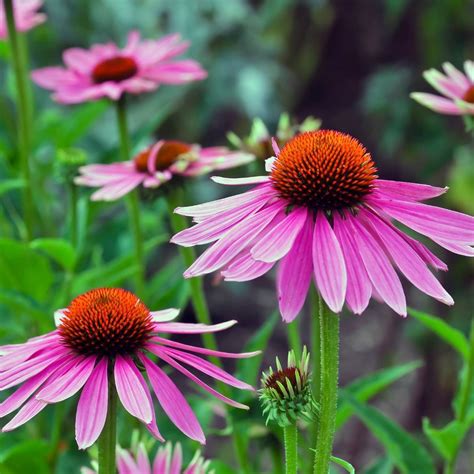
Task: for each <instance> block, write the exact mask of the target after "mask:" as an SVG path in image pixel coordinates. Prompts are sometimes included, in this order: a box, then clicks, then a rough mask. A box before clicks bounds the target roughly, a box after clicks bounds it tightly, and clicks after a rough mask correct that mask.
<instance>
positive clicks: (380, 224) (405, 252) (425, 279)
mask: <svg viewBox="0 0 474 474" xmlns="http://www.w3.org/2000/svg"><path fill="white" fill-rule="evenodd" d="M360 214H361V216H363V217H364V218H365V219H366V220H368V221H369V222H370V224H371V225H372V228H373V229H374V230H375V232H376V233H377V234H378V236H379V237H380V238H381V239H382V241H383V242H384V243H385V247H386V248H387V250H388V251H389V253H390V255H391V256H392V259H393V260H394V262H395V263H396V265H397V266H398V268H399V269H400V271H401V272H402V273H403V274H404V275H405V276H406V278H407V279H408V280H409V281H410V282H411V283H413V285H415V286H416V287H417V288H419V289H420V290H421V291H423V292H424V293H426V294H427V295H429V296H432V297H433V298H436V299H437V300H439V301H441V302H442V303H445V304H448V305H452V304H454V301H453V299H452V298H451V296H450V295H449V294H448V293H447V292H446V290H445V289H444V288H443V287H442V286H441V284H440V283H439V281H438V280H437V279H436V278H435V277H434V276H433V274H432V273H431V272H430V271H429V270H428V268H427V266H426V264H425V262H423V260H422V259H421V258H420V257H419V255H418V254H417V253H416V252H415V250H414V249H413V248H412V247H411V246H410V245H409V244H408V243H407V242H406V241H405V240H403V239H402V238H401V237H400V236H399V235H398V233H397V232H395V231H394V230H393V229H392V228H391V226H390V224H388V223H387V222H385V221H384V220H383V219H381V218H380V217H378V216H375V215H374V214H372V213H370V212H367V211H364V210H361V211H360Z"/></svg>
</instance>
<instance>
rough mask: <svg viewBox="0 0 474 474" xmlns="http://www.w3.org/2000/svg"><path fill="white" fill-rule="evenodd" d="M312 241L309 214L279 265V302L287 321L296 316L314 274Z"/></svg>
mask: <svg viewBox="0 0 474 474" xmlns="http://www.w3.org/2000/svg"><path fill="white" fill-rule="evenodd" d="M312 242H313V222H312V216H309V215H308V216H307V217H306V221H305V223H304V225H303V227H302V229H301V230H300V232H299V234H298V236H297V237H296V239H295V241H294V243H293V247H292V248H291V250H290V251H289V252H288V253H287V254H286V255H285V257H283V259H282V260H281V262H280V265H279V267H278V273H277V292H278V302H279V307H280V313H281V315H282V318H283V321H285V322H287V323H289V322H291V321H293V319H295V318H296V316H297V315H298V313H299V312H300V311H301V308H302V307H303V305H304V302H305V300H306V295H307V294H308V289H309V285H310V284H311V279H312V275H313V259H312Z"/></svg>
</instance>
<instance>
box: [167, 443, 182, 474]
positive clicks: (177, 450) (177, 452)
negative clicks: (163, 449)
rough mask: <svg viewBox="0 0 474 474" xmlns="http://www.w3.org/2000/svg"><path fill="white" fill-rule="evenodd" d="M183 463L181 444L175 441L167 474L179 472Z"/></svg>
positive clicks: (178, 473) (179, 473)
mask: <svg viewBox="0 0 474 474" xmlns="http://www.w3.org/2000/svg"><path fill="white" fill-rule="evenodd" d="M182 464H183V453H182V451H181V445H180V444H179V443H176V446H175V447H174V453H173V459H172V460H171V469H170V473H169V474H181V466H182Z"/></svg>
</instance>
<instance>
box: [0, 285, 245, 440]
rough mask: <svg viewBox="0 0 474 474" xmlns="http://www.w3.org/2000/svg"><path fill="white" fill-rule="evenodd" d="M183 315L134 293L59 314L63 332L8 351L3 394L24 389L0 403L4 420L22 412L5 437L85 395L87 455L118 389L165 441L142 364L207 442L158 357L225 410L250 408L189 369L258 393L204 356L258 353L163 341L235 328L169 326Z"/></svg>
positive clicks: (104, 295) (92, 298)
mask: <svg viewBox="0 0 474 474" xmlns="http://www.w3.org/2000/svg"><path fill="white" fill-rule="evenodd" d="M177 312H178V311H177V310H174V309H168V310H163V311H153V312H152V311H150V310H149V309H148V308H147V307H146V306H145V305H144V304H143V303H142V302H141V301H140V300H139V299H138V298H137V297H136V296H135V295H134V294H133V293H130V292H128V291H126V290H122V289H119V288H100V289H95V290H91V291H89V292H87V293H84V294H83V295H80V296H78V297H77V298H75V299H74V300H73V301H72V302H71V304H70V305H69V306H68V307H67V308H66V309H63V310H59V311H58V312H57V313H56V315H55V319H56V320H57V329H56V330H55V331H53V332H50V333H48V334H46V335H44V336H40V337H36V338H34V339H30V340H29V341H28V342H26V343H25V344H18V345H10V346H3V347H0V353H1V354H2V357H1V358H0V390H6V389H8V388H11V387H14V386H16V385H19V384H22V385H21V386H20V387H19V388H18V389H17V390H16V391H15V392H14V393H13V394H12V395H10V396H9V397H8V398H7V399H6V400H4V401H3V402H2V403H1V404H0V417H4V416H6V415H8V414H9V413H12V412H13V411H14V410H17V409H18V408H20V410H19V411H18V413H17V414H16V415H15V416H14V417H13V418H12V419H11V420H10V421H9V422H8V423H7V424H6V425H5V426H4V427H3V429H2V431H11V430H13V429H15V428H18V427H19V426H21V425H23V424H24V423H26V422H27V421H29V420H30V419H31V418H33V417H34V416H35V415H36V414H38V413H39V412H40V411H41V410H43V409H44V408H45V407H46V406H47V405H48V404H50V403H57V402H60V401H63V400H65V399H67V398H70V397H72V396H73V395H75V394H76V393H77V392H79V391H80V390H81V389H82V393H81V395H80V398H79V402H78V405H77V412H76V440H77V444H78V446H79V448H81V449H85V448H87V447H89V446H91V445H92V444H93V443H94V442H95V441H96V440H97V438H98V437H99V435H100V433H101V432H102V429H103V427H104V423H105V420H106V416H107V405H108V401H107V400H108V394H109V390H116V391H117V394H118V397H119V399H120V401H121V403H122V405H123V407H124V408H125V410H127V411H128V412H129V413H130V414H131V415H132V416H134V417H136V418H137V419H139V420H140V421H141V422H142V423H144V424H145V426H146V428H147V429H148V430H149V431H150V433H151V434H152V435H153V436H154V437H156V438H157V439H159V440H163V438H162V436H161V434H160V432H159V431H158V427H157V425H156V420H155V410H154V408H153V401H152V397H151V394H150V390H149V388H148V383H147V382H146V380H145V378H144V377H143V375H142V374H141V372H140V370H139V369H138V367H137V364H140V365H141V366H142V367H143V368H144V369H145V371H146V374H147V376H148V379H149V381H150V384H151V386H152V388H153V391H154V393H155V395H156V398H157V399H158V401H159V403H160V405H161V407H162V408H163V410H164V412H165V413H166V414H167V415H168V417H169V418H170V420H171V421H172V422H173V423H174V424H175V425H176V426H177V427H178V428H179V429H180V430H181V431H182V432H183V433H184V434H186V435H187V436H189V437H190V438H192V439H194V440H196V441H199V442H200V443H205V436H204V433H203V431H202V429H201V426H200V424H199V422H198V420H197V418H196V416H195V415H194V413H193V411H192V410H191V408H190V406H189V404H188V403H187V401H186V399H185V398H184V396H183V395H182V394H181V392H180V391H179V390H178V388H177V387H176V385H175V384H174V382H173V381H172V380H171V378H170V377H169V376H168V375H167V374H166V373H165V372H164V371H163V369H161V368H160V367H159V366H158V365H157V364H156V362H154V361H153V360H152V359H151V358H150V355H156V356H158V357H159V359H160V360H161V361H162V362H164V363H166V364H168V365H169V366H171V367H173V368H175V369H176V370H178V371H179V372H181V373H183V374H184V375H186V376H187V377H189V378H190V379H191V380H192V381H193V382H195V383H196V384H198V385H199V386H201V387H203V388H204V389H205V390H206V391H208V392H209V393H211V394H212V395H214V396H215V397H217V398H219V399H220V400H222V401H224V402H225V403H228V404H229V405H232V406H234V407H238V408H246V407H245V406H244V405H241V404H240V403H237V402H234V401H233V400H231V399H229V398H227V397H225V396H224V395H221V394H220V393H219V392H217V391H216V390H214V389H213V388H211V387H210V386H209V385H207V384H206V383H205V382H203V381H202V380H201V379H200V378H198V377H197V376H196V375H195V374H194V373H192V372H191V371H190V370H188V368H187V367H186V366H189V367H191V368H193V369H196V370H198V371H200V372H202V373H203V374H206V375H208V376H210V377H212V378H214V379H217V380H220V381H221V382H223V383H225V384H228V385H231V386H233V387H237V388H241V389H251V388H252V387H250V386H249V385H247V384H246V383H244V382H241V381H239V380H237V379H236V378H234V377H232V376H231V375H229V374H228V373H226V372H224V371H223V370H222V369H220V368H218V367H216V366H214V365H213V364H211V363H209V362H208V361H207V360H205V359H203V358H201V357H199V356H197V355H196V354H204V355H214V356H217V357H229V358H240V357H250V356H252V355H254V354H251V353H244V354H232V353H227V352H219V351H211V350H208V349H203V348H200V347H194V346H190V345H187V344H182V343H179V342H174V341H171V340H168V339H166V338H164V337H162V335H164V334H202V333H206V332H215V331H221V330H223V329H227V328H229V327H231V326H233V325H234V324H235V321H229V322H226V323H221V324H216V325H212V326H205V325H202V324H185V323H173V322H168V321H169V320H170V319H172V318H173V317H175V316H176V314H177Z"/></svg>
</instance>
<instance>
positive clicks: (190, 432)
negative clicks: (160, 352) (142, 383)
mask: <svg viewBox="0 0 474 474" xmlns="http://www.w3.org/2000/svg"><path fill="white" fill-rule="evenodd" d="M139 358H140V360H141V361H142V363H143V365H144V366H145V370H146V372H147V374H148V378H149V379H150V383H151V386H152V387H153V390H154V392H155V395H156V397H157V398H158V401H159V402H160V405H161V406H162V408H163V410H164V411H165V413H166V414H167V415H168V417H169V418H170V420H171V421H172V422H173V423H174V424H175V425H176V426H177V428H179V429H180V430H181V431H182V432H183V433H184V434H185V435H186V436H189V437H190V438H191V439H194V440H196V441H198V442H200V443H201V444H205V443H206V437H205V436H204V433H203V431H202V428H201V425H200V424H199V421H198V420H197V418H196V415H195V414H194V412H193V411H192V410H191V407H190V406H189V404H188V402H187V401H186V399H185V398H184V396H183V394H182V393H181V392H180V391H179V390H178V388H177V387H176V385H175V384H174V383H173V382H172V380H171V379H170V378H169V377H168V376H167V375H166V374H165V373H164V372H163V371H162V370H161V369H160V368H159V367H158V366H157V365H156V364H154V363H153V362H152V361H151V360H150V359H148V358H147V357H145V356H144V355H143V354H141V353H140V354H139Z"/></svg>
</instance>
